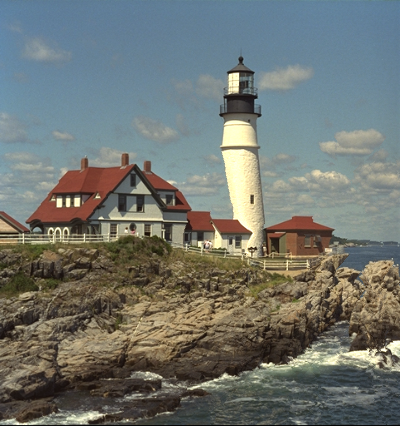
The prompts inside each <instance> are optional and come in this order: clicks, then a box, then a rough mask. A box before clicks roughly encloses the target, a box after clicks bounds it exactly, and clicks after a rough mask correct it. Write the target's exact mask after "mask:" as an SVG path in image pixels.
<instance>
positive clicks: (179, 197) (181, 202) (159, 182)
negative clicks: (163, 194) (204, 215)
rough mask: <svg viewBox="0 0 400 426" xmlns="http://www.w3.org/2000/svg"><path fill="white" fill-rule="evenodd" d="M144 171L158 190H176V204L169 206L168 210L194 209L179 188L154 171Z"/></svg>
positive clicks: (145, 175)
mask: <svg viewBox="0 0 400 426" xmlns="http://www.w3.org/2000/svg"><path fill="white" fill-rule="evenodd" d="M142 173H143V175H144V177H145V178H146V179H147V180H148V181H149V182H150V184H151V185H152V186H153V188H154V189H155V190H156V191H174V192H175V205H174V206H167V207H166V210H173V211H176V210H180V211H189V210H191V209H192V208H191V207H190V205H189V203H188V202H187V201H186V198H185V197H184V195H183V194H182V192H181V191H179V190H178V188H176V187H175V186H173V185H171V184H170V183H169V182H167V181H166V180H164V179H163V178H160V176H157V175H156V174H155V173H153V172H149V171H145V170H143V171H142Z"/></svg>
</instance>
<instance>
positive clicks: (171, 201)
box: [165, 194, 174, 206]
mask: <svg viewBox="0 0 400 426" xmlns="http://www.w3.org/2000/svg"><path fill="white" fill-rule="evenodd" d="M165 203H166V204H167V206H173V205H174V196H173V195H171V194H167V195H166V196H165Z"/></svg>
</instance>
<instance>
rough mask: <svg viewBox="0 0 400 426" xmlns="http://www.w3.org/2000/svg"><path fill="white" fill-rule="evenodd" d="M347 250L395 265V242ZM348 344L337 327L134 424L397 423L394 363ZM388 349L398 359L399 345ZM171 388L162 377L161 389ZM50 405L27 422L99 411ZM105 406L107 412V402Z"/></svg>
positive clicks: (399, 389)
mask: <svg viewBox="0 0 400 426" xmlns="http://www.w3.org/2000/svg"><path fill="white" fill-rule="evenodd" d="M346 252H348V253H349V254H350V256H349V257H348V258H347V259H346V261H345V262H344V264H343V265H342V266H348V267H350V268H354V269H358V270H360V271H361V270H362V269H363V268H364V266H365V265H366V264H368V262H369V261H376V260H386V259H392V258H393V260H394V262H395V264H399V263H400V248H399V247H397V246H383V247H380V246H373V247H354V248H346ZM350 342H351V338H350V337H349V336H348V324H347V323H346V322H342V323H339V324H336V325H335V326H334V327H332V328H331V329H330V330H329V331H327V332H326V333H324V334H323V335H322V336H321V337H320V338H319V339H318V340H317V341H316V342H314V343H313V344H312V346H311V347H310V348H309V349H307V350H306V352H305V353H304V354H302V355H301V356H299V357H298V358H297V359H295V360H293V361H291V362H290V363H289V364H288V365H286V366H275V365H272V364H264V365H261V366H260V368H258V369H256V370H254V371H251V372H245V373H243V374H241V375H240V376H239V377H231V376H223V377H221V378H219V379H217V380H213V381H210V382H207V383H203V384H202V385H201V386H200V387H201V388H202V389H204V390H206V391H208V392H209V393H210V395H209V396H207V397H204V398H196V399H192V400H189V399H188V400H183V401H182V406H181V408H179V409H178V410H177V411H176V412H175V413H170V414H163V415H160V416H157V417H156V418H154V419H151V420H141V421H139V422H136V424H140V425H176V424H193V425H195V424H295V425H298V424H312V425H314V424H331V425H333V424H339V425H345V424H398V423H399V410H398V404H399V400H400V399H399V398H400V368H398V367H395V368H393V367H392V368H389V369H385V370H382V369H379V368H377V366H376V359H375V358H374V357H373V356H372V355H371V354H370V353H369V352H368V351H360V352H349V347H350ZM389 348H390V349H391V350H392V352H393V353H394V354H396V355H398V356H400V342H393V343H391V344H390V346H389ZM148 376H151V375H148ZM174 386H175V385H173V384H171V383H168V382H165V391H167V392H168V388H170V389H171V390H172V388H173V387H174ZM129 398H132V397H127V398H126V399H127V400H129ZM56 402H57V403H58V405H59V407H60V412H59V413H57V414H54V415H51V416H47V417H45V418H42V419H38V420H36V421H33V422H30V424H65V425H72V424H82V423H86V422H87V421H88V420H90V419H94V418H96V417H98V416H99V412H97V411H96V410H93V408H91V407H90V405H89V401H87V400H82V399H77V400H76V401H75V402H74V403H72V404H71V401H64V402H63V401H62V399H60V400H59V401H56ZM106 403H107V404H108V403H109V401H107V402H106ZM108 408H109V411H112V406H110V407H108ZM0 424H15V420H14V421H12V420H9V421H3V422H0ZM124 424H127V422H124ZM128 424H129V423H128Z"/></svg>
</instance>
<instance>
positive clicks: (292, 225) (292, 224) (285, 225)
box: [265, 216, 334, 232]
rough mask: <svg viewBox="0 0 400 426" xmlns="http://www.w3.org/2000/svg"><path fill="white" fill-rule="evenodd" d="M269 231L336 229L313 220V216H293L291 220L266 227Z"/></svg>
mask: <svg viewBox="0 0 400 426" xmlns="http://www.w3.org/2000/svg"><path fill="white" fill-rule="evenodd" d="M265 230H266V231H267V232H275V231H334V229H333V228H329V227H328V226H324V225H320V224H319V223H316V222H314V221H313V218H312V216H293V217H292V218H291V219H290V220H286V221H285V222H281V223H278V224H276V225H273V226H269V227H268V228H265Z"/></svg>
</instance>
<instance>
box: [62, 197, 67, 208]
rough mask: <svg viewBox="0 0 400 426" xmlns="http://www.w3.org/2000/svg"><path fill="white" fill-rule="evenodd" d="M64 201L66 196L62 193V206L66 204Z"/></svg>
mask: <svg viewBox="0 0 400 426" xmlns="http://www.w3.org/2000/svg"><path fill="white" fill-rule="evenodd" d="M66 201H67V200H66V196H65V195H63V196H62V206H63V207H65V206H66Z"/></svg>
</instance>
